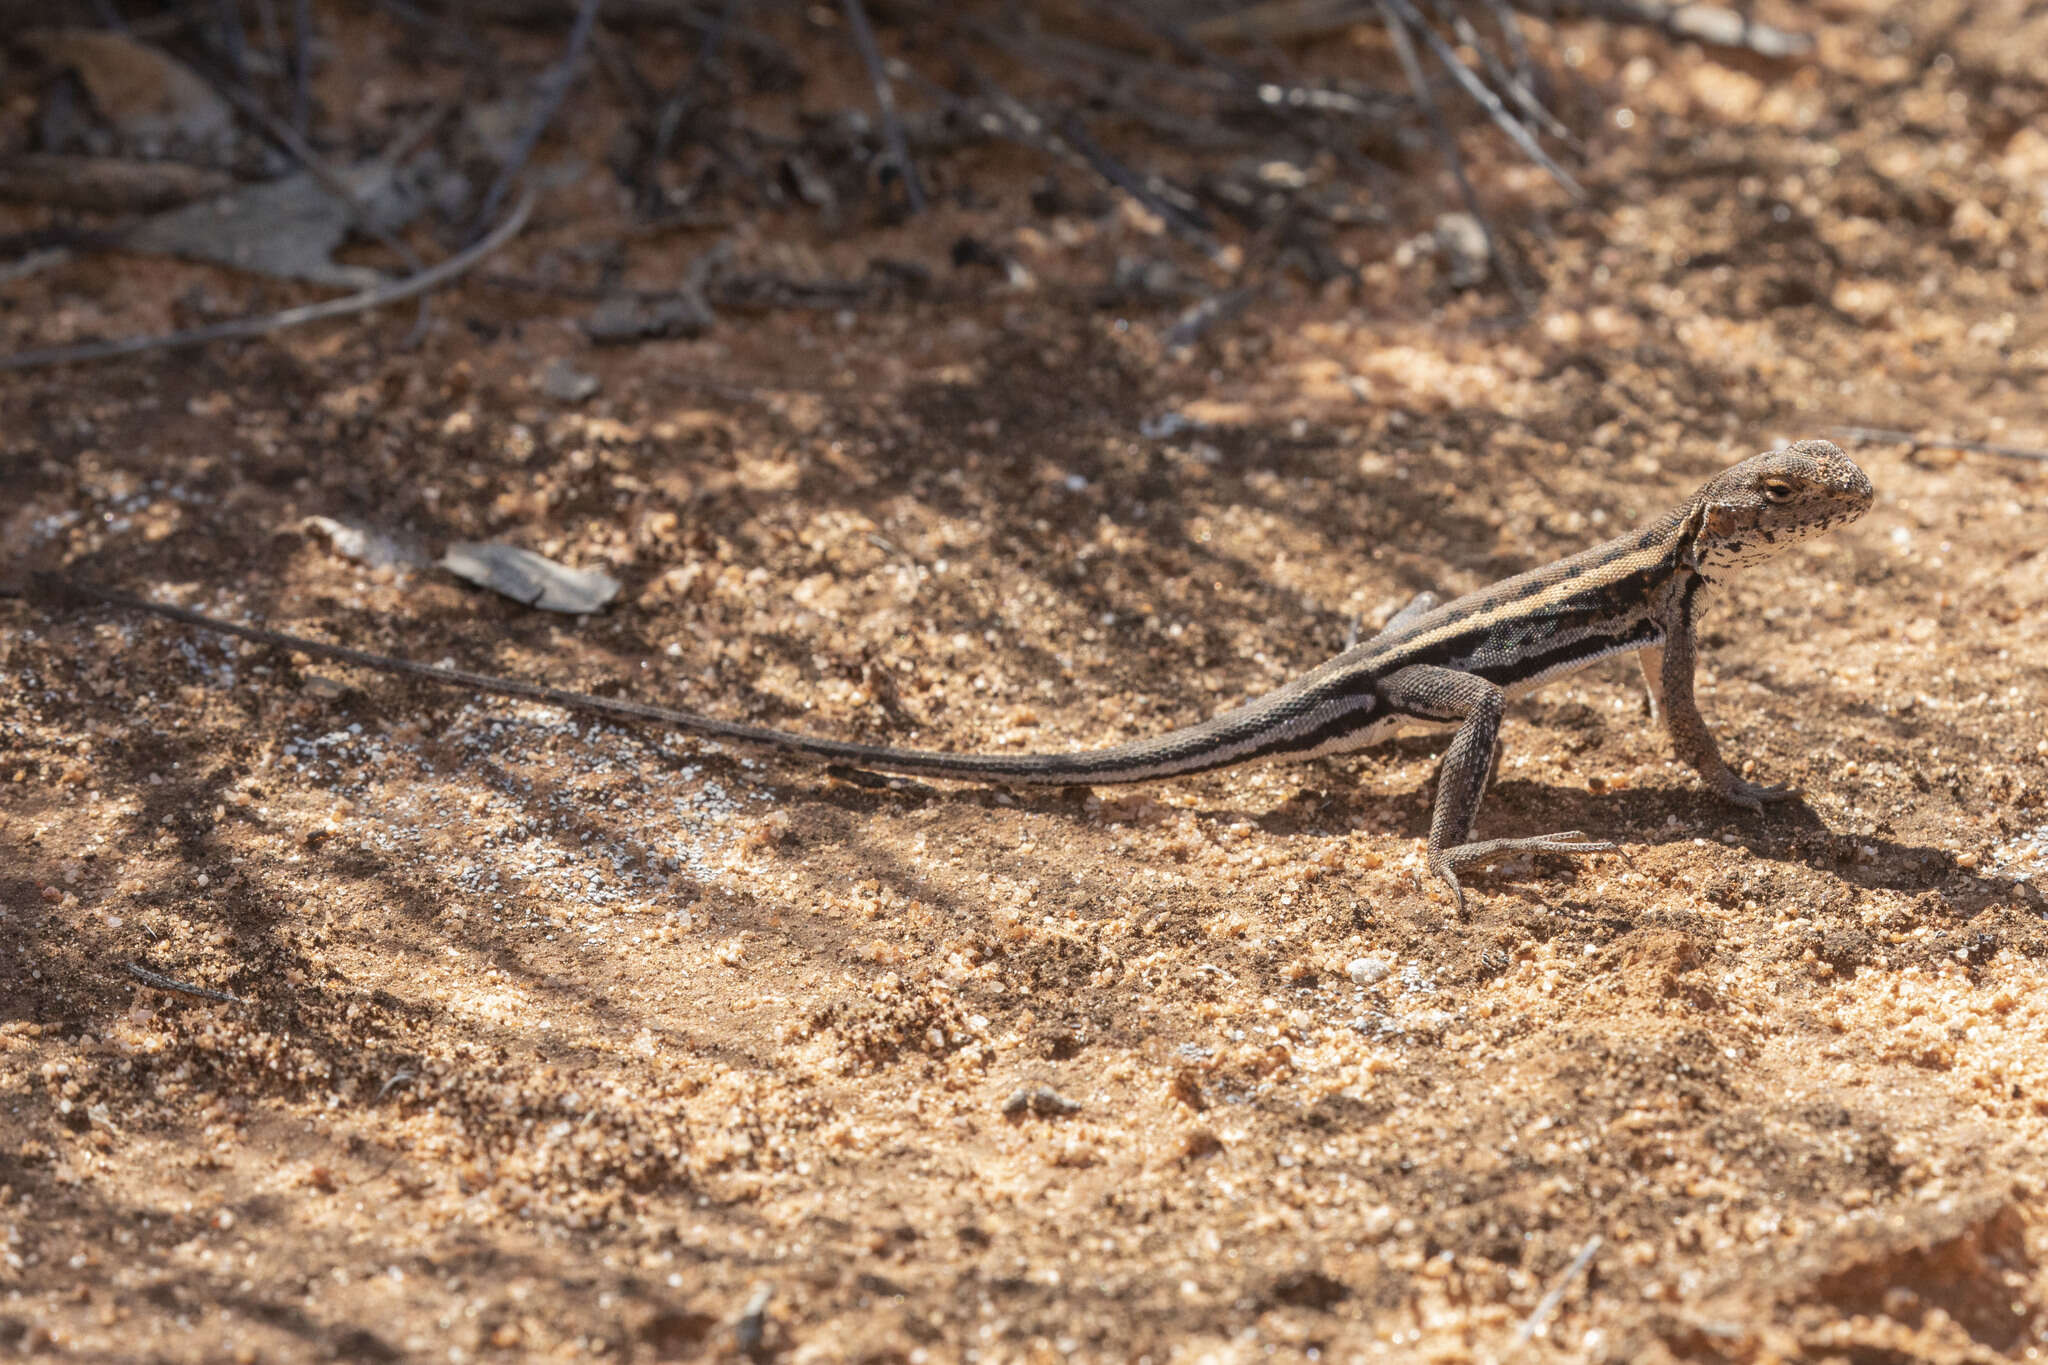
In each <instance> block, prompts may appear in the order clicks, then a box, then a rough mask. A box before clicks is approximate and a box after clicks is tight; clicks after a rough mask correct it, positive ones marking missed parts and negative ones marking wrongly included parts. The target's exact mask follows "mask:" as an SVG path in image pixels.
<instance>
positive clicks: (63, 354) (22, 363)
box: [0, 190, 533, 370]
mask: <svg viewBox="0 0 2048 1365" xmlns="http://www.w3.org/2000/svg"><path fill="white" fill-rule="evenodd" d="M532 212H533V192H532V191H531V190H529V191H528V192H527V193H526V194H525V196H524V197H522V198H521V199H520V201H519V202H518V203H517V204H516V205H514V206H513V209H512V212H510V213H508V214H506V215H505V221H504V222H503V223H501V224H499V226H498V227H497V229H496V230H495V231H493V232H492V233H491V235H490V236H488V237H486V238H484V239H483V240H482V241H480V242H478V243H476V245H474V246H472V247H469V248H468V249H467V250H464V251H460V252H458V253H456V254H455V255H453V256H450V257H449V258H448V259H447V260H445V261H442V262H441V263H440V264H439V265H435V266H430V267H428V268H427V269H425V270H422V271H420V272H419V273H418V274H414V275H408V276H406V277H405V278H404V279H402V280H393V281H392V282H391V283H389V284H381V285H378V286H377V287H376V288H375V289H365V290H363V291H362V292H361V293H358V294H350V295H348V296H346V297H344V298H339V299H327V300H325V301H324V302H321V303H309V304H306V305H304V306H303V307H299V308H286V309H283V310H282V311H280V312H276V313H265V314H263V315H262V316H260V317H253V318H236V319H235V320H233V321H232V322H219V323H214V324H213V325H212V326H209V327H193V328H190V329H188V330H186V331H182V332H165V333H161V334H158V335H153V336H133V337H121V338H120V339H118V340H115V341H90V342H86V343H84V344H83V345H79V346H52V347H49V348H47V349H44V350H40V351H18V352H16V353H15V354H13V355H9V356H0V370H31V369H36V368H38V367H40V366H44V365H71V364H76V363H78V362H80V361H86V360H107V359H110V358H112V357H114V356H122V355H137V354H139V353H141V352H144V351H163V350H170V349H174V348H177V347H182V346H202V345H205V344H206V343H207V342H211V341H230V340H234V339H237V338H241V337H256V336H264V335H267V334H268V333H271V332H279V331H283V330H284V329H285V328H287V327H298V326H302V325H304V324H306V323H308V322H319V321H321V320H323V319H326V318H338V317H345V316H347V315H348V314H350V313H361V312H366V311H368V310H369V309H372V308H381V307H383V306H384V305H386V304H391V303H399V302H402V301H404V300H406V299H409V298H412V297H413V296H414V295H417V294H424V293H426V292H427V291H428V290H429V289H438V288H440V287H441V286H442V285H444V284H446V283H448V282H449V281H450V280H453V279H456V278H458V277H459V276H461V275H462V274H464V273H465V272H467V271H469V270H471V269H472V268H474V267H475V266H476V265H477V263H478V262H480V261H482V260H483V259H484V258H486V257H488V256H489V255H491V254H492V253H493V252H495V251H497V250H498V249H499V248H500V247H502V246H504V245H505V244H506V243H507V242H509V241H511V240H512V239H513V238H514V237H517V236H518V235H519V231H520V229H521V228H523V227H525V226H526V219H527V216H528V215H529V214H531V213H532Z"/></svg>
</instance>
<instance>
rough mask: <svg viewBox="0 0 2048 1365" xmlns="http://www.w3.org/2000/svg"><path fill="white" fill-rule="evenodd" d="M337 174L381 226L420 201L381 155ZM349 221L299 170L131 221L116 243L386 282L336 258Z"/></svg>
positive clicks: (396, 221)
mask: <svg viewBox="0 0 2048 1365" xmlns="http://www.w3.org/2000/svg"><path fill="white" fill-rule="evenodd" d="M339 174H340V176H341V179H342V180H343V181H345V182H346V183H347V185H348V187H349V188H350V190H352V191H353V192H354V193H355V196H356V198H357V200H358V201H360V202H361V203H362V204H363V206H364V208H365V209H366V210H367V211H368V212H369V214H370V216H371V217H372V218H373V219H374V220H375V221H374V223H373V224H371V225H370V226H373V227H375V228H377V229H380V230H382V231H385V232H392V231H396V230H397V229H398V228H400V227H403V226H404V225H405V224H406V223H407V222H409V221H411V219H412V218H413V217H414V216H415V215H417V214H418V213H419V211H420V209H421V208H422V207H423V196H424V187H423V186H422V185H420V184H419V183H418V182H417V177H416V176H415V175H413V174H411V173H405V174H398V175H394V174H393V172H392V169H391V168H390V167H389V166H387V165H385V164H384V163H382V162H381V161H367V162H363V163H360V164H358V165H355V166H351V167H349V168H347V169H346V170H343V171H341V172H339ZM353 226H354V217H353V214H352V213H351V211H350V209H349V206H348V205H347V204H345V203H343V202H342V201H341V200H339V199H337V198H336V197H335V196H334V195H332V194H330V193H328V191H327V190H326V189H325V188H324V187H323V186H322V185H321V184H320V182H319V181H318V180H316V179H315V178H314V177H313V175H312V174H311V173H310V172H303V171H302V172H300V173H299V174H297V175H288V176H286V177H284V178H283V179H281V180H272V181H270V182H268V183H267V184H261V185H245V186H243V187H241V188H240V189H236V190H232V191H230V192H229V193H227V194H223V195H219V196H217V197H215V198H212V199H208V200H204V201H202V202H200V203H197V204H187V205H185V206H184V207H183V208H176V209H172V210H171V211H169V212H168V213H160V214H158V215H157V216H156V217H154V218H151V219H149V220H148V221H147V222H144V223H141V224H139V225H138V226H136V227H135V228H134V230H132V231H131V232H129V234H128V235H127V236H126V237H125V238H124V239H123V240H122V245H123V246H125V247H126V248H128V249H129V250H130V251H154V252H161V253H162V254H164V255H166V256H182V257H184V258H185V259H187V260H195V261H212V262H215V263H216V264H219V265H227V266H233V267H235V268H236V269H238V270H253V271H256V272H258V273H259V274H264V275H274V276H276V277H278V278H279V279H287V280H305V281H308V282H309V283H312V284H326V285H333V286H336V287H338V288H343V289H370V288H374V287H376V286H377V285H379V284H381V283H383V282H384V275H383V272H381V271H377V270H372V269H370V268H369V267H367V266H353V265H339V264H336V263H335V261H334V260H333V259H332V258H333V255H334V249H335V248H336V247H338V246H340V245H341V243H342V241H343V239H345V238H346V237H347V236H348V234H349V230H350V229H351V228H352V227H353Z"/></svg>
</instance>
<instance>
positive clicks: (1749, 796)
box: [1713, 773, 1802, 810]
mask: <svg viewBox="0 0 2048 1365" xmlns="http://www.w3.org/2000/svg"><path fill="white" fill-rule="evenodd" d="M1713 786H1714V795H1716V796H1718V797H1720V798H1721V799H1722V800H1723V801H1726V802H1728V803H1730V804H1731V805H1736V806H1740V807H1742V808H1743V809H1744V810H1762V809H1763V808H1764V807H1765V806H1770V805H1775V804H1777V803H1778V802H1780V801H1797V800H1798V799H1799V797H1800V796H1801V795H1802V793H1801V792H1800V790H1799V788H1797V787H1790V786H1786V787H1776V786H1770V785H1768V784H1766V783H1762V782H1745V781H1743V780H1742V779H1741V778H1739V777H1737V776H1736V775H1735V774H1734V773H1729V774H1728V776H1727V779H1726V780H1725V781H1721V782H1716V783H1714V784H1713Z"/></svg>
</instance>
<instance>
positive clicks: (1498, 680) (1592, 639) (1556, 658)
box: [1472, 617, 1660, 687]
mask: <svg viewBox="0 0 2048 1365" xmlns="http://www.w3.org/2000/svg"><path fill="white" fill-rule="evenodd" d="M1659 634H1660V632H1659V630H1658V626H1657V623H1656V622H1655V621H1652V620H1650V619H1649V618H1647V617H1645V618H1644V619H1642V620H1640V621H1637V622H1635V623H1634V624H1632V625H1631V626H1630V627H1629V628H1628V629H1627V630H1623V631H1616V632H1613V633H1611V634H1605V635H1581V636H1579V637H1578V638H1577V639H1574V640H1571V641H1569V642H1567V643H1565V644H1561V645H1559V646H1557V648H1555V649H1551V650H1546V651H1544V652H1542V653H1538V654H1523V655H1520V656H1518V657H1516V658H1513V659H1508V660H1506V661H1504V662H1502V663H1498V664H1490V665H1481V666H1480V667H1478V668H1475V669H1473V670H1472V671H1473V672H1474V673H1477V674H1478V675H1479V676H1480V677H1482V678H1484V679H1486V680H1487V681H1488V682H1490V683H1492V684H1494V685H1495V686H1496V687H1513V686H1514V685H1515V684H1517V683H1520V682H1526V681H1527V680H1529V679H1530V678H1540V677H1542V676H1543V675H1544V674H1545V673H1548V672H1549V671H1550V670H1551V669H1553V668H1562V667H1565V666H1567V665H1569V664H1572V663H1576V662H1578V661H1580V660H1586V661H1589V662H1590V661H1591V660H1593V659H1599V658H1604V657H1606V656H1607V655H1609V654H1618V653H1620V652H1621V651H1622V650H1625V649H1637V648H1640V647H1641V646H1643V645H1647V644H1651V643H1654V642H1655V641H1656V639H1657V637H1658V635H1659Z"/></svg>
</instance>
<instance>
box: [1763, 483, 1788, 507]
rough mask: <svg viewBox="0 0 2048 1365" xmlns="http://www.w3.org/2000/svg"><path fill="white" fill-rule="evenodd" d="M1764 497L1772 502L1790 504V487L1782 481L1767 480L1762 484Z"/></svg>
mask: <svg viewBox="0 0 2048 1365" xmlns="http://www.w3.org/2000/svg"><path fill="white" fill-rule="evenodd" d="M1764 496H1765V497H1767V498H1769V499H1770V500H1771V501H1772V502H1790V501H1791V500H1792V485H1791V484H1789V483H1786V482H1785V481H1784V480H1783V479H1768V480H1766V481H1765V482H1764Z"/></svg>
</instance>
